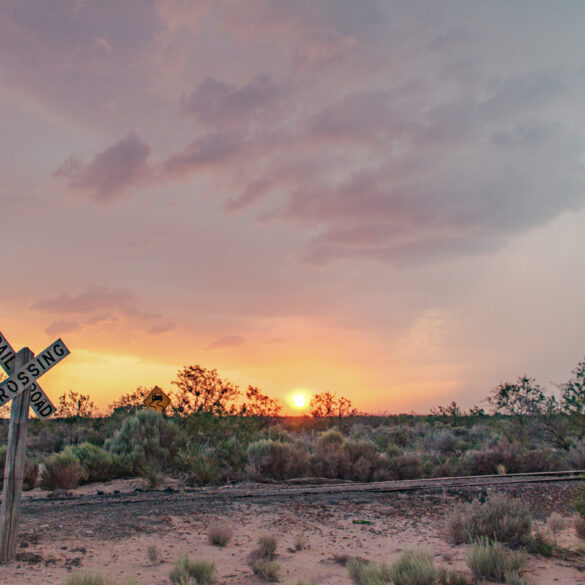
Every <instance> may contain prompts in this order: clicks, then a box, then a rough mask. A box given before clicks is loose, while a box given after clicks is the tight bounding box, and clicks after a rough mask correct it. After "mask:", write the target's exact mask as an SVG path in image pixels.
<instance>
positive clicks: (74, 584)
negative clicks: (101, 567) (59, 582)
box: [65, 573, 136, 585]
mask: <svg viewBox="0 0 585 585" xmlns="http://www.w3.org/2000/svg"><path fill="white" fill-rule="evenodd" d="M65 585H136V581H135V580H134V579H133V578H132V577H126V578H125V579H124V580H123V581H112V580H111V579H108V578H107V577H104V576H103V575H100V574H99V573H98V574H95V575H94V574H91V573H72V574H71V575H69V577H67V581H65Z"/></svg>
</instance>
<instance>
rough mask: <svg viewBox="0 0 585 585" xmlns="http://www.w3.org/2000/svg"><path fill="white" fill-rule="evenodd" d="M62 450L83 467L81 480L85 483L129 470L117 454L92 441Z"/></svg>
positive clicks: (122, 474) (118, 474) (111, 477)
mask: <svg viewBox="0 0 585 585" xmlns="http://www.w3.org/2000/svg"><path fill="white" fill-rule="evenodd" d="M63 452H64V453H70V454H71V455H73V456H74V457H75V458H76V459H77V460H78V461H79V464H80V465H81V468H82V469H83V477H82V480H83V481H84V482H87V483H92V482H96V481H108V480H110V479H115V478H117V477H123V476H124V475H125V474H126V473H128V472H129V470H127V469H124V466H123V465H122V461H121V459H120V457H119V456H118V455H114V454H112V453H109V452H108V451H105V450H104V449H102V448H100V447H97V446H96V445H94V444H92V443H88V442H85V443H81V444H80V445H70V446H69V447H66V448H65V449H64V451H63Z"/></svg>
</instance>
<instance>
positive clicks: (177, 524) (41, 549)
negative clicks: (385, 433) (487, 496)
mask: <svg viewBox="0 0 585 585" xmlns="http://www.w3.org/2000/svg"><path fill="white" fill-rule="evenodd" d="M137 485H138V484H137V483H136V482H128V481H126V482H120V483H118V484H114V483H110V484H107V485H104V486H95V485H93V486H86V487H84V488H82V489H81V490H80V491H81V492H83V493H85V494H86V497H84V498H81V499H79V498H78V499H77V500H76V501H73V500H72V499H71V498H70V497H69V496H68V495H67V494H64V495H62V496H61V497H58V498H55V500H54V501H53V500H48V499H43V496H46V495H47V494H43V493H41V492H38V491H35V492H33V493H28V494H27V495H26V498H25V500H24V501H23V515H22V521H21V531H20V538H19V549H18V550H19V560H17V561H16V562H13V563H10V564H8V565H3V566H0V584H1V585H25V584H26V585H37V584H38V585H64V584H65V582H66V581H67V578H68V575H69V574H71V572H73V571H89V572H93V573H101V574H103V575H105V576H108V577H110V578H113V579H119V580H122V578H123V577H125V576H132V577H135V578H136V579H137V581H138V583H140V584H142V585H163V584H168V583H169V579H168V574H169V571H170V569H171V567H172V563H173V561H174V560H175V558H176V557H177V556H178V555H179V554H180V553H181V552H184V553H187V554H188V555H189V556H190V557H192V558H193V559H206V560H209V561H212V562H213V563H215V565H216V574H217V583H218V584H240V583H242V584H250V585H252V584H255V585H256V584H257V585H259V584H260V583H262V581H261V579H260V578H259V577H257V576H255V575H254V574H253V573H252V571H251V570H250V568H249V567H248V566H247V563H246V557H247V555H248V554H249V553H250V551H251V550H252V549H253V548H254V547H255V545H256V541H257V539H258V537H259V536H260V535H263V534H270V535H273V536H275V537H276V538H277V540H278V550H277V552H278V562H279V563H280V566H281V578H280V582H281V583H285V584H292V585H295V584H296V583H297V581H298V580H299V579H302V580H304V581H311V582H313V583H315V584H318V585H349V584H350V583H351V582H350V579H349V576H348V573H347V569H346V568H345V566H344V563H343V559H344V558H345V557H346V556H360V557H363V558H366V559H369V560H373V561H377V562H385V563H391V562H392V561H393V560H394V559H395V558H397V557H398V556H399V555H400V553H401V551H403V550H405V549H408V548H423V549H425V550H427V551H429V552H431V553H432V554H433V555H434V557H435V562H436V564H437V565H441V566H445V567H447V568H457V569H462V570H467V569H466V564H465V554H466V547H465V546H458V547H453V546H450V545H449V544H447V543H446V542H445V541H444V539H443V538H442V531H443V527H444V521H445V516H446V515H447V514H448V513H449V511H450V510H452V509H453V507H454V506H456V505H457V504H458V503H460V502H461V501H462V500H469V499H471V498H472V497H474V496H475V495H477V494H469V493H463V492H462V491H461V490H458V491H457V492H456V493H447V492H443V493H433V494H359V495H355V494H354V495H349V494H341V495H335V496H332V495H320V496H318V497H317V496H316V497H311V496H303V497H294V498H291V497H283V498H262V497H258V498H245V499H242V498H240V499H235V498H230V490H229V489H227V490H223V491H218V496H217V497H212V498H210V499H207V500H197V499H194V498H189V497H188V495H186V494H182V493H181V492H180V491H178V492H172V490H167V492H148V493H142V494H139V495H140V498H139V499H137V500H135V501H129V502H118V503H117V502H115V501H114V500H112V501H110V500H108V499H107V494H113V493H114V491H115V490H117V491H121V492H124V491H132V489H134V488H135V487H137ZM572 489H573V487H572V486H569V485H567V486H557V485H556V484H555V485H554V486H553V485H547V486H532V487H530V488H515V490H514V492H513V493H511V494H510V495H513V496H516V497H518V496H520V497H522V498H523V499H525V500H527V501H528V502H529V504H530V506H531V509H532V510H533V511H534V514H535V523H536V524H537V525H539V524H541V525H542V524H543V522H544V521H545V520H546V517H547V516H548V515H549V514H550V512H551V511H553V510H554V511H557V512H559V513H561V514H563V515H564V516H565V517H567V519H569V516H570V513H571V512H570V492H571V490H572ZM98 490H99V491H100V492H105V494H106V495H105V496H103V498H104V503H103V504H101V503H100V502H99V501H97V500H96V497H93V499H92V498H90V497H89V496H90V494H92V495H94V496H95V495H96V493H97V491H98ZM207 493H209V492H207ZM163 495H164V497H163ZM85 499H87V502H85ZM74 500H75V499H74ZM567 502H568V503H567ZM218 519H222V520H225V521H227V522H228V523H229V524H230V525H231V526H232V527H233V530H234V534H235V536H234V539H233V541H232V542H231V543H230V544H229V545H228V546H226V547H225V548H219V547H216V546H212V545H211V544H209V542H208V539H207V529H208V527H209V525H210V524H212V523H213V522H214V521H216V520H218ZM361 521H366V522H369V524H366V523H358V522H361ZM298 535H303V536H304V537H305V539H306V543H307V546H306V548H305V549H304V550H301V551H295V550H294V543H295V539H296V538H297V537H298ZM557 538H558V542H559V544H560V545H561V546H563V547H565V548H566V549H569V550H571V551H573V552H572V554H571V555H569V556H570V560H561V559H544V558H540V557H536V556H532V557H531V559H530V562H529V564H528V567H527V571H526V573H525V576H526V577H527V578H529V579H530V580H531V581H532V582H533V583H535V584H538V585H545V584H546V585H550V584H552V583H559V584H560V585H572V584H581V583H582V584H585V572H584V570H585V547H584V545H583V544H581V543H580V542H579V541H578V540H577V539H576V537H575V536H574V530H573V528H572V527H569V528H567V529H565V530H563V531H562V532H561V533H560V534H559V535H558V536H557ZM151 545H155V546H156V548H157V550H158V553H159V556H160V558H161V562H156V563H153V562H150V561H149V560H148V555H147V548H148V547H149V546H151Z"/></svg>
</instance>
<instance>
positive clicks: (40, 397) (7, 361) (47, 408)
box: [0, 333, 69, 419]
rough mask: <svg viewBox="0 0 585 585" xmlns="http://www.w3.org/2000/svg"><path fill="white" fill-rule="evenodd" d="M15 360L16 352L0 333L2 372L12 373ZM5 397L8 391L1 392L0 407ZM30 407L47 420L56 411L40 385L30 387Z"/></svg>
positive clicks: (0, 364)
mask: <svg viewBox="0 0 585 585" xmlns="http://www.w3.org/2000/svg"><path fill="white" fill-rule="evenodd" d="M67 353H69V350H67ZM47 357H48V356H47ZM15 358H16V352H15V351H14V349H12V346H11V345H10V343H9V342H8V340H7V339H6V337H4V336H3V335H2V333H0V366H2V368H4V371H5V372H6V373H7V374H8V375H9V376H10V374H12V373H13V371H14V365H15V363H14V360H15ZM5 395H9V391H8V392H7V391H4V392H2V394H0V401H2V404H0V406H2V405H3V404H5V402H4V401H3V398H4V397H5ZM10 398H12V397H9V398H8V400H10ZM30 405H31V407H32V409H33V410H34V411H35V414H36V415H37V416H38V417H39V418H43V419H44V418H49V417H50V416H51V415H52V414H54V413H55V411H56V410H57V409H56V408H55V406H54V405H53V403H52V402H51V401H50V400H49V397H48V396H47V395H46V394H45V393H44V392H43V389H42V388H41V386H40V384H36V383H35V384H33V385H32V386H31V393H30Z"/></svg>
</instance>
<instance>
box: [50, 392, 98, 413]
mask: <svg viewBox="0 0 585 585" xmlns="http://www.w3.org/2000/svg"><path fill="white" fill-rule="evenodd" d="M94 408H95V404H94V403H93V402H92V401H91V399H90V398H89V395H84V394H79V393H78V392H74V391H73V390H69V392H66V393H64V394H62V395H61V396H59V408H58V409H57V412H58V413H59V418H72V417H81V418H88V417H91V416H93V411H94Z"/></svg>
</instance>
